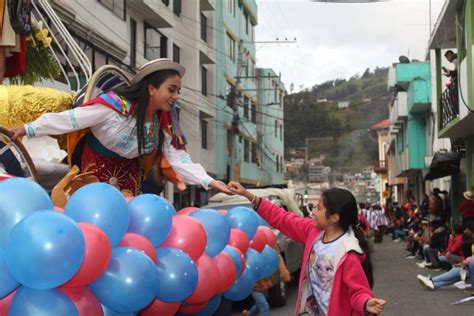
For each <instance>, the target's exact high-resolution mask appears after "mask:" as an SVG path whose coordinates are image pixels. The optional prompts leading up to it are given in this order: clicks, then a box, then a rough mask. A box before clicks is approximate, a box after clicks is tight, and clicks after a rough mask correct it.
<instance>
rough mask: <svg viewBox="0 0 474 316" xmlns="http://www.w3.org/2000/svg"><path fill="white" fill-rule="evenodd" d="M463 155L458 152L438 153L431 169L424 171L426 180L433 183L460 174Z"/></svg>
mask: <svg viewBox="0 0 474 316" xmlns="http://www.w3.org/2000/svg"><path fill="white" fill-rule="evenodd" d="M460 160H461V154H460V153H457V152H447V153H446V152H437V153H435V154H434V157H433V160H432V161H431V165H430V167H429V168H427V169H425V170H423V175H424V179H425V180H426V181H431V180H435V179H439V178H443V177H447V176H451V175H453V174H455V173H458V172H459V162H460Z"/></svg>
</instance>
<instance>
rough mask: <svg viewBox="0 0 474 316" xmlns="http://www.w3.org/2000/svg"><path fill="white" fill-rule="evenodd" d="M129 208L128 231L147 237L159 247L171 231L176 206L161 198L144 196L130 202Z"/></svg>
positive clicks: (151, 195)
mask: <svg viewBox="0 0 474 316" xmlns="http://www.w3.org/2000/svg"><path fill="white" fill-rule="evenodd" d="M128 207H129V209H130V225H129V226H128V231H129V232H132V233H137V234H140V235H143V236H145V237H146V238H148V240H150V242H151V243H152V244H153V246H154V247H158V246H159V245H160V244H161V243H162V242H163V240H165V239H166V236H167V235H168V233H169V231H170V229H171V222H172V217H173V215H175V214H176V210H175V209H174V206H173V205H171V204H170V203H169V202H168V201H167V200H165V199H164V198H162V197H161V196H158V195H155V194H142V195H139V196H137V197H136V198H134V199H133V200H132V201H130V202H129V203H128Z"/></svg>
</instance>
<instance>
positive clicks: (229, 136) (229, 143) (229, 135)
mask: <svg viewBox="0 0 474 316" xmlns="http://www.w3.org/2000/svg"><path fill="white" fill-rule="evenodd" d="M232 137H233V135H232V132H231V131H230V130H227V156H230V154H231V152H232Z"/></svg>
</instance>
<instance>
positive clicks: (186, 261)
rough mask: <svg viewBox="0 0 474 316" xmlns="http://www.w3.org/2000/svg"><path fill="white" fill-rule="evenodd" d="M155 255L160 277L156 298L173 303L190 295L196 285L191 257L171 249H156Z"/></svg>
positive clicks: (196, 273) (196, 280)
mask: <svg viewBox="0 0 474 316" xmlns="http://www.w3.org/2000/svg"><path fill="white" fill-rule="evenodd" d="M178 216H181V215H177V216H176V217H178ZM156 254H157V255H158V263H157V265H156V266H157V267H158V275H159V276H160V290H159V291H158V294H157V295H156V298H157V299H159V300H160V301H163V302H167V303H174V302H179V301H182V300H184V299H185V298H186V297H188V296H189V295H191V294H192V293H193V292H194V290H195V289H196V286H197V283H198V270H197V268H196V265H195V264H194V262H193V260H192V259H191V257H190V256H188V255H187V254H186V253H184V252H182V251H180V250H178V249H173V248H158V249H157V251H156Z"/></svg>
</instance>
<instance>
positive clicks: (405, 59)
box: [398, 55, 410, 64]
mask: <svg viewBox="0 0 474 316" xmlns="http://www.w3.org/2000/svg"><path fill="white" fill-rule="evenodd" d="M398 61H399V62H400V63H401V64H409V63H410V59H408V57H407V56H404V55H402V56H400V57H398Z"/></svg>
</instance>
